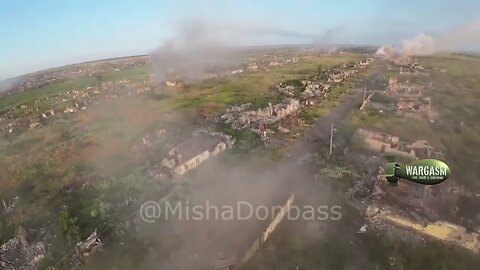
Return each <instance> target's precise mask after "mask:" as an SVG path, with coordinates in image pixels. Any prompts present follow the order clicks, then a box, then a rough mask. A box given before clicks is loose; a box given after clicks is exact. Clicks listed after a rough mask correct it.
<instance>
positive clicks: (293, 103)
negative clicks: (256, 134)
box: [221, 98, 300, 131]
mask: <svg viewBox="0 0 480 270" xmlns="http://www.w3.org/2000/svg"><path fill="white" fill-rule="evenodd" d="M299 105H300V102H299V101H298V100H297V99H293V98H287V99H285V100H284V101H282V102H280V103H278V104H275V105H272V104H271V103H269V104H268V106H267V107H265V108H260V109H258V110H247V109H248V108H249V107H250V104H249V103H246V104H242V105H240V106H233V107H231V108H229V109H227V112H226V113H225V114H224V115H222V116H221V119H223V120H224V121H225V123H229V124H232V127H233V128H250V129H253V130H255V131H256V130H258V128H259V127H260V126H261V125H263V124H272V123H275V122H277V121H279V120H281V119H283V118H285V117H287V116H289V115H291V114H293V113H295V112H297V111H298V108H299Z"/></svg>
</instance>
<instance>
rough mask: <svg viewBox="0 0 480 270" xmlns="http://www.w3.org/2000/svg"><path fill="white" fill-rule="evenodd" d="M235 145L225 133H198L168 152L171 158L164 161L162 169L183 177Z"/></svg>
mask: <svg viewBox="0 0 480 270" xmlns="http://www.w3.org/2000/svg"><path fill="white" fill-rule="evenodd" d="M233 143H234V141H233V139H232V138H231V137H230V136H228V135H225V134H223V133H209V132H207V131H203V130H202V131H197V132H195V133H194V134H193V136H192V137H191V138H189V139H187V140H185V141H183V142H181V143H180V144H178V145H177V146H175V147H174V148H172V149H171V150H170V151H169V152H168V154H169V157H167V158H165V159H163V160H162V162H161V167H163V168H166V169H169V170H171V171H173V172H174V173H176V174H178V175H183V174H185V173H186V172H187V171H189V170H191V169H193V168H195V167H197V166H198V165H200V164H201V163H202V162H204V161H205V160H207V159H209V158H211V157H213V156H216V155H217V154H219V153H220V152H223V151H225V150H226V149H227V148H230V147H231V146H232V145H233Z"/></svg>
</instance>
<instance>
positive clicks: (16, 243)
mask: <svg viewBox="0 0 480 270" xmlns="http://www.w3.org/2000/svg"><path fill="white" fill-rule="evenodd" d="M30 238H31V237H29V235H28V233H27V230H25V229H24V228H23V227H19V229H18V236H16V237H14V238H12V239H10V240H8V241H7V242H6V243H4V244H3V245H1V246H0V269H25V270H34V269H37V264H38V262H39V261H40V260H42V259H43V258H44V257H45V253H46V247H45V244H44V243H43V242H37V241H33V240H31V239H30Z"/></svg>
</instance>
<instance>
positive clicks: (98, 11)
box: [0, 0, 480, 79]
mask: <svg viewBox="0 0 480 270" xmlns="http://www.w3.org/2000/svg"><path fill="white" fill-rule="evenodd" d="M479 10H480V1H478V0H471V1H467V0H465V1H462V0H452V1H448V0H424V1H421V0H417V1H413V0H399V1H396V0H383V1H382V0H371V1H369V0H358V1H354V0H344V1H342V0H340V1H333V0H330V1H322V0H318V1H315V0H285V1H282V0H276V1H274V0H254V1H249V0H243V1H239V0H197V1H194V0H191V1H182V0H177V1H173V0H172V1H169V0H165V1H153V0H0V79H4V78H8V77H12V76H17V75H20V74H23V73H27V72H32V71H36V70H40V69H44V68H48V67H53V66H60V65H65V64H71V63H77V62H82V61H87V60H95V59H100V58H107V57H115V56H125V55H132V54H145V53H149V52H151V51H152V50H153V49H154V48H155V47H157V46H159V45H160V44H161V43H162V41H164V40H166V39H168V38H170V37H171V36H172V35H174V34H175V30H174V29H175V26H176V25H178V23H179V22H181V21H183V20H187V19H189V18H195V19H202V18H203V19H207V20H210V21H215V22H216V23H220V24H222V22H229V23H232V22H233V23H236V22H241V24H248V25H249V27H252V25H254V26H258V28H262V27H266V26H268V28H269V29H270V28H275V29H278V30H285V31H291V32H301V33H308V34H312V35H320V36H327V35H328V37H329V38H328V39H329V41H330V42H334V43H360V44H379V45H381V44H384V43H393V44H395V43H398V42H400V41H401V40H403V39H406V38H411V37H412V36H414V35H416V34H418V33H420V32H426V33H431V34H436V33H441V32H442V31H446V30H448V29H450V28H452V27H455V26H458V25H462V24H465V23H468V22H471V21H475V20H478V19H480V18H479V17H480V15H479ZM327 33H329V34H327ZM270 41H271V42H272V43H281V42H288V43H308V42H311V41H312V40H308V38H301V37H296V38H290V39H288V40H285V39H283V40H273V39H271V40H270ZM256 42H258V41H255V40H253V39H252V40H250V41H248V40H246V41H245V44H247V45H248V44H251V45H256V44H255V43H256ZM264 42H265V41H264Z"/></svg>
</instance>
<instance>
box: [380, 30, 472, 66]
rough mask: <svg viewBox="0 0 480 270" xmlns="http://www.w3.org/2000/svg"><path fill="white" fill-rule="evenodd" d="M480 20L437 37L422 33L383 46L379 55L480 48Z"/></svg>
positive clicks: (404, 55)
mask: <svg viewBox="0 0 480 270" xmlns="http://www.w3.org/2000/svg"><path fill="white" fill-rule="evenodd" d="M479 49H480V21H475V22H472V23H469V24H465V25H462V26H460V27H456V28H453V29H452V30H450V31H447V32H445V33H443V34H440V35H437V36H436V37H434V36H432V35H429V34H425V33H421V34H418V35H417V36H415V37H414V38H413V39H410V40H403V41H402V44H401V46H399V47H392V46H389V45H386V46H382V47H380V48H379V49H378V50H377V55H381V56H384V57H385V58H393V57H408V56H414V55H430V54H433V53H436V52H442V51H458V50H477V51H478V50H479Z"/></svg>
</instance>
